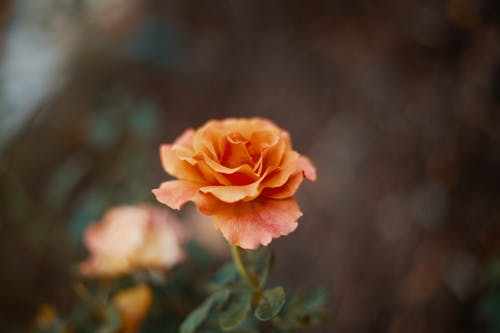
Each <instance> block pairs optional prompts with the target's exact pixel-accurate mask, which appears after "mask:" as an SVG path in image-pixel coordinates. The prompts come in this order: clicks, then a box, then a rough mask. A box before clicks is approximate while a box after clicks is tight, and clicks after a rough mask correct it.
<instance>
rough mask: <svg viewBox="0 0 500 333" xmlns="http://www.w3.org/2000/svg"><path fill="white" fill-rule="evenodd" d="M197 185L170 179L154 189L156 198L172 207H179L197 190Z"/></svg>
mask: <svg viewBox="0 0 500 333" xmlns="http://www.w3.org/2000/svg"><path fill="white" fill-rule="evenodd" d="M198 187H199V185H197V184H195V183H191V182H187V181H183V180H170V181H168V182H164V183H162V184H161V185H160V188H157V189H154V190H153V193H154V195H155V196H156V200H158V201H159V202H161V203H162V204H165V205H167V206H169V207H170V208H173V209H180V208H181V207H182V206H183V205H184V204H185V203H186V202H188V201H189V200H192V199H193V197H194V196H195V195H196V193H197V192H198Z"/></svg>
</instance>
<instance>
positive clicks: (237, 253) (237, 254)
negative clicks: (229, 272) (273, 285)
mask: <svg viewBox="0 0 500 333" xmlns="http://www.w3.org/2000/svg"><path fill="white" fill-rule="evenodd" d="M231 254H232V255H233V260H234V263H235V264H236V268H238V271H239V272H240V275H241V276H242V277H243V279H245V281H246V282H247V283H248V284H249V285H250V286H251V287H252V288H254V289H257V288H258V287H259V281H256V279H255V278H252V276H251V275H250V273H249V272H248V269H247V267H246V266H245V263H244V262H243V259H242V258H241V250H240V248H239V247H238V246H235V245H231Z"/></svg>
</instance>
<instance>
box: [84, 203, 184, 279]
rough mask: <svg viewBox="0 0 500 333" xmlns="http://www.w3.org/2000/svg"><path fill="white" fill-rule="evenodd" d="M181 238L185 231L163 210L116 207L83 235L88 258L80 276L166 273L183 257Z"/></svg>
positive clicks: (140, 207) (148, 207) (147, 207)
mask: <svg viewBox="0 0 500 333" xmlns="http://www.w3.org/2000/svg"><path fill="white" fill-rule="evenodd" d="M184 238H185V231H184V229H183V228H182V227H181V225H180V224H179V223H178V222H177V221H176V220H175V218H174V217H173V216H171V215H169V214H168V213H167V212H166V211H164V210H161V209H159V208H154V207H151V206H146V205H138V206H119V207H115V208H112V209H110V210H109V211H108V212H107V213H106V214H105V215H104V218H103V219H102V220H101V221H100V222H98V223H93V224H91V225H90V226H89V227H88V228H87V230H86V231H85V235H84V242H85V245H86V246H87V248H88V250H89V251H90V257H89V258H88V259H87V260H86V261H85V262H83V263H82V264H80V267H79V268H80V272H81V273H82V274H83V275H89V276H111V275H118V274H124V273H128V272H131V271H134V270H138V269H143V268H151V269H162V270H163V269H169V268H170V267H172V266H173V265H175V264H177V263H178V262H180V261H181V260H183V259H184V257H185V253H184V251H183V249H182V243H183V240H184Z"/></svg>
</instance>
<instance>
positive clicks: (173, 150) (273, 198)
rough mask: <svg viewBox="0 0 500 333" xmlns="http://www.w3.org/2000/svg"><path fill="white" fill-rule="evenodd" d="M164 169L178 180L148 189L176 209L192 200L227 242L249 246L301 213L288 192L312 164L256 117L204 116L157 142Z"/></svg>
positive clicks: (265, 240) (289, 226)
mask: <svg viewBox="0 0 500 333" xmlns="http://www.w3.org/2000/svg"><path fill="white" fill-rule="evenodd" d="M160 154H161V161H162V164H163V167H164V169H165V171H166V172H167V173H169V174H171V175H172V176H175V177H177V178H179V180H172V181H167V182H164V183H162V184H161V187H160V188H158V189H155V190H153V193H154V194H155V195H156V198H157V199H158V201H160V202H162V203H164V204H166V205H167V206H169V207H171V208H174V209H179V208H180V207H181V206H182V205H183V204H184V203H186V202H187V201H190V200H191V201H194V203H195V204H196V205H197V207H198V210H199V211H200V212H201V213H202V214H205V215H210V216H214V218H215V219H214V222H215V225H216V227H217V228H218V229H220V230H221V232H222V234H223V235H224V237H225V238H226V239H227V240H228V241H229V242H230V243H231V244H233V245H238V246H240V247H242V248H245V249H256V248H258V247H259V245H260V244H262V245H268V244H269V243H270V242H271V240H272V239H273V238H277V237H280V236H284V235H287V234H289V233H290V232H292V231H294V230H295V228H296V227H297V220H298V218H299V217H300V216H302V212H301V211H300V208H299V206H298V205H297V202H296V201H295V199H294V198H293V195H294V193H295V191H296V190H297V189H298V187H299V185H300V184H301V183H302V180H303V178H304V176H305V177H306V178H308V179H310V180H315V179H316V170H315V168H314V166H313V165H312V163H311V162H310V161H309V159H307V158H306V157H304V156H301V155H300V154H299V153H297V152H296V151H294V150H293V149H292V144H291V140H290V136H289V134H288V133H287V132H286V131H284V130H282V129H280V128H279V127H277V126H276V125H275V124H273V123H272V122H271V121H269V120H266V119H260V118H252V119H226V120H222V121H216V120H213V121H209V122H208V123H206V124H205V125H204V126H202V127H201V128H199V129H198V130H196V131H195V130H193V129H188V130H186V131H185V132H184V133H183V134H182V135H181V136H180V137H179V138H178V139H177V140H176V141H175V142H174V143H173V144H167V145H162V146H161V149H160Z"/></svg>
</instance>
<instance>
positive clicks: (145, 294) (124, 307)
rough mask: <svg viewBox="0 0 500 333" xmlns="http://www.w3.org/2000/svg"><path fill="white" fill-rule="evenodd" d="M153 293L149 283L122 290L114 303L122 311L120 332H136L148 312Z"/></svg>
mask: <svg viewBox="0 0 500 333" xmlns="http://www.w3.org/2000/svg"><path fill="white" fill-rule="evenodd" d="M152 299H153V295H152V292H151V290H150V289H149V287H148V286H147V285H139V286H135V287H131V288H127V289H124V290H122V291H120V292H119V293H118V294H116V295H115V296H114V297H113V303H115V305H116V307H117V308H118V310H119V311H120V315H121V321H122V327H121V328H120V330H119V331H118V333H135V332H137V331H138V330H139V328H140V326H141V324H142V321H143V320H144V317H146V314H147V313H148V310H149V307H150V306H151V301H152Z"/></svg>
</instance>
